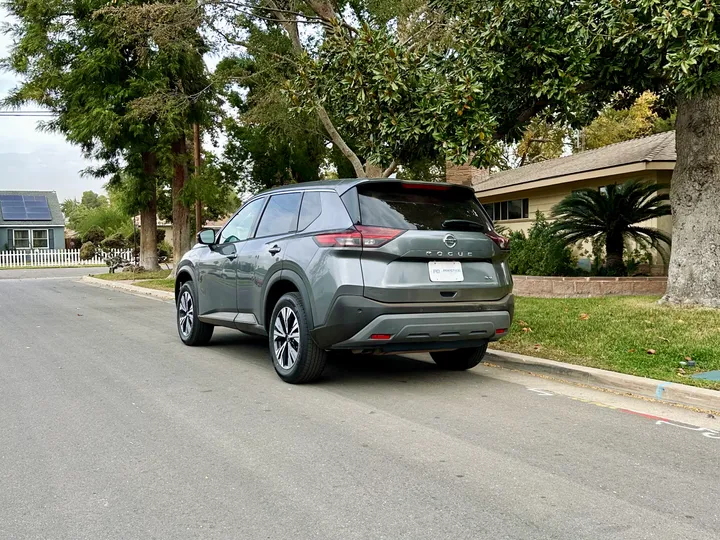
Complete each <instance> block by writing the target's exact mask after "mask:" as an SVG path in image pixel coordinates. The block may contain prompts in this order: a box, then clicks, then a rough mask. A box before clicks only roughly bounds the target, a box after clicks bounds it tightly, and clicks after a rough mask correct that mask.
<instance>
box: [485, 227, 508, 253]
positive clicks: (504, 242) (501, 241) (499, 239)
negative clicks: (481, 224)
mask: <svg viewBox="0 0 720 540" xmlns="http://www.w3.org/2000/svg"><path fill="white" fill-rule="evenodd" d="M485 236H487V237H488V238H489V239H490V240H492V241H493V242H495V244H497V247H499V248H500V249H502V250H503V251H507V250H508V249H510V239H509V238H505V237H504V236H500V235H499V234H498V233H496V232H495V231H490V232H486V233H485Z"/></svg>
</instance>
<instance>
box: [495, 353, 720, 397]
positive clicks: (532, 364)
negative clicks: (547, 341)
mask: <svg viewBox="0 0 720 540" xmlns="http://www.w3.org/2000/svg"><path fill="white" fill-rule="evenodd" d="M485 361H486V362H487V363H489V364H495V365H497V366H499V367H502V368H506V369H516V370H519V371H527V372H530V373H541V374H547V375H553V376H555V377H557V378H560V379H565V380H568V381H571V382H578V383H582V384H587V385H589V386H597V387H601V388H608V389H612V390H619V391H622V392H627V393H630V394H634V395H637V396H642V397H646V398H652V399H655V400H657V401H664V402H669V403H679V404H682V405H690V406H692V407H697V408H701V409H708V410H711V411H720V392H718V391H717V390H709V389H707V388H698V387H696V386H689V385H687V384H680V383H674V382H666V381H659V380H656V379H648V378H646V377H637V376H635V375H626V374H624V373H617V372H615V371H606V370H604V369H597V368H591V367H585V366H575V365H572V364H565V363H564V362H556V361H554V360H545V359H544V358H535V357H532V356H525V355H522V354H515V353H509V352H505V351H498V350H495V349H488V352H487V354H486V355H485Z"/></svg>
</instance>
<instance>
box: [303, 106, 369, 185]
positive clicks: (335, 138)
mask: <svg viewBox="0 0 720 540" xmlns="http://www.w3.org/2000/svg"><path fill="white" fill-rule="evenodd" d="M315 110H316V111H317V114H318V116H319V117H320V121H321V122H322V124H323V126H325V129H326V130H327V132H328V135H330V138H331V139H332V142H333V143H334V144H335V145H336V146H337V147H338V148H339V149H340V151H341V152H342V154H343V155H344V156H345V157H346V158H347V159H348V160H349V161H350V163H352V166H353V169H355V174H356V175H357V177H358V178H365V177H366V176H367V175H366V173H365V169H364V168H363V165H362V163H360V159H359V158H358V157H357V155H356V154H355V152H353V151H352V149H351V148H350V147H349V146H348V145H347V143H346V142H345V141H344V140H343V138H342V137H341V136H340V134H339V133H338V131H337V129H335V126H334V125H333V123H332V120H330V117H329V116H328V113H327V111H326V110H325V107H323V106H322V105H321V104H320V102H319V101H317V102H315Z"/></svg>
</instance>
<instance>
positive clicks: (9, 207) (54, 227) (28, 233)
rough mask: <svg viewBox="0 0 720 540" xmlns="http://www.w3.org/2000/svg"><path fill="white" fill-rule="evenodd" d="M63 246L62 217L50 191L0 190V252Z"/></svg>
mask: <svg viewBox="0 0 720 540" xmlns="http://www.w3.org/2000/svg"><path fill="white" fill-rule="evenodd" d="M64 247H65V217H64V216H63V213H62V209H61V208H60V202H59V201H58V197H57V194H56V193H55V192H54V191H8V190H0V251H5V250H33V249H63V248H64Z"/></svg>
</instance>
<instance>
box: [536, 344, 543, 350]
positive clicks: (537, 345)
mask: <svg viewBox="0 0 720 540" xmlns="http://www.w3.org/2000/svg"><path fill="white" fill-rule="evenodd" d="M540 349H542V346H541V345H540V344H539V343H537V344H536V345H535V350H536V351H539V350H540Z"/></svg>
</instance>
